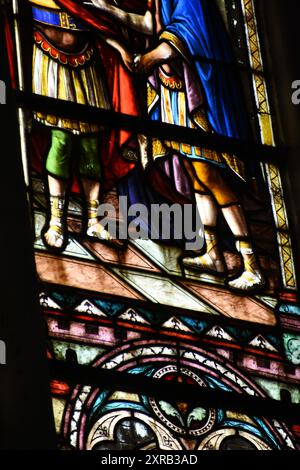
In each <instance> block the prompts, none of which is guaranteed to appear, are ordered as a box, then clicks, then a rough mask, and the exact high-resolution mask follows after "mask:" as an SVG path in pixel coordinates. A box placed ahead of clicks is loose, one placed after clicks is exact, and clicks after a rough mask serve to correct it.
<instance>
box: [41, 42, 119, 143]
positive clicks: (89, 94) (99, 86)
mask: <svg viewBox="0 0 300 470" xmlns="http://www.w3.org/2000/svg"><path fill="white" fill-rule="evenodd" d="M32 90H33V93H36V94H39V95H42V96H47V97H49V98H55V99H61V100H66V101H71V102H73V103H78V104H85V105H89V106H95V107H96V108H102V109H110V103H109V97H108V94H107V90H106V86H105V83H104V80H103V71H102V70H101V68H100V66H98V64H97V63H96V62H95V60H93V59H91V60H90V61H88V62H87V63H86V64H85V66H84V67H80V66H77V67H72V66H70V65H69V64H68V65H63V64H61V63H60V62H59V61H58V60H54V59H53V58H51V57H50V56H49V55H48V54H47V53H46V52H45V51H43V50H41V49H40V48H39V47H38V46H37V45H36V44H34V48H33V77H32ZM34 117H35V119H36V120H37V121H39V122H42V123H43V124H45V125H48V126H52V127H56V128H59V129H65V130H68V131H71V132H73V133H75V134H79V133H95V132H98V131H99V129H100V128H101V126H100V125H99V124H97V123H86V122H81V121H76V120H71V119H64V118H61V117H58V116H54V115H52V114H44V113H40V112H35V113H34Z"/></svg>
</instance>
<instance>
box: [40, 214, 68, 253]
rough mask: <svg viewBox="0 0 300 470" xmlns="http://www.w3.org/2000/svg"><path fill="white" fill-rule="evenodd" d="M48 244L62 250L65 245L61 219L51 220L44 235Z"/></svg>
mask: <svg viewBox="0 0 300 470" xmlns="http://www.w3.org/2000/svg"><path fill="white" fill-rule="evenodd" d="M44 238H45V240H46V242H47V244H48V245H49V246H51V247H53V248H61V247H62V246H63V244H64V234H63V229H62V225H61V222H60V221H59V219H51V220H50V224H49V228H48V230H47V231H46V232H45V234H44Z"/></svg>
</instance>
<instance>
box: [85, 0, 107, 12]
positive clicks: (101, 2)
mask: <svg viewBox="0 0 300 470" xmlns="http://www.w3.org/2000/svg"><path fill="white" fill-rule="evenodd" d="M85 3H88V4H92V5H94V6H95V7H96V8H100V10H106V9H107V6H108V5H109V2H108V1H107V0H90V1H89V2H85Z"/></svg>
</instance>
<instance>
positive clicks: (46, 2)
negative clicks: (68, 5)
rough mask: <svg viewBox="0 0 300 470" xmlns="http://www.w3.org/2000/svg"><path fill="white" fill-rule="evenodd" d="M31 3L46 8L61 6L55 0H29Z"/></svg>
mask: <svg viewBox="0 0 300 470" xmlns="http://www.w3.org/2000/svg"><path fill="white" fill-rule="evenodd" d="M29 2H30V3H33V4H34V5H38V6H40V7H44V8H52V9H53V10H60V7H59V6H58V5H57V3H55V2H54V1H53V0H29Z"/></svg>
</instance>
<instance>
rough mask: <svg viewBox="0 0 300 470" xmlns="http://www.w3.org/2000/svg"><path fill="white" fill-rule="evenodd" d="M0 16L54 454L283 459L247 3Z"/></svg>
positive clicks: (269, 246)
mask: <svg viewBox="0 0 300 470" xmlns="http://www.w3.org/2000/svg"><path fill="white" fill-rule="evenodd" d="M4 8H5V9H6V10H5V13H6V15H5V16H3V15H2V17H1V20H2V22H3V27H4V30H5V40H6V51H7V63H8V65H9V67H8V68H9V71H10V79H11V83H10V85H11V87H12V88H13V89H14V90H15V93H16V99H17V104H18V120H19V139H20V145H21V155H22V162H23V170H24V179H25V183H26V188H27V195H28V207H29V210H30V213H31V222H32V240H33V246H34V251H35V261H36V272H37V276H38V282H39V290H40V306H41V314H42V315H43V317H44V319H45V321H46V323H47V327H48V341H47V351H48V360H49V369H50V373H51V387H52V394H53V410H54V417H55V423H56V431H57V435H58V439H59V447H60V448H62V449H81V450H83V449H89V450H90V449H93V450H104V449H111V450H132V449H143V450H151V449H163V450H204V449H206V450H212V449H213V450H217V449H220V450H237V449H238V450H257V449H258V450H267V449H295V448H299V445H300V444H299V423H298V422H296V421H295V419H293V418H292V416H293V412H294V410H295V409H296V408H295V406H296V405H297V404H299V402H300V388H299V379H300V367H299V363H300V359H299V351H300V336H299V313H300V306H299V304H298V303H297V294H298V292H297V281H296V273H295V264H294V255H293V250H292V240H291V235H290V230H289V222H288V218H287V210H286V203H285V195H284V192H283V186H282V177H281V173H280V170H279V163H280V159H282V158H284V156H283V152H282V150H281V148H280V147H279V146H277V140H278V138H277V135H276V116H275V115H274V113H273V112H272V100H271V96H270V91H269V88H268V79H267V74H266V73H265V65H264V57H263V53H262V51H263V48H262V46H263V45H264V37H263V34H260V31H259V28H258V25H257V19H256V9H255V2H254V0H216V1H212V0H178V1H177V2H171V1H169V0H163V1H162V0H148V1H146V0H139V1H138V0H116V1H114V2H113V1H111V2H110V1H109V0H91V1H90V2H83V1H74V0H55V1H52V0H28V1H25V2H24V1H22V2H20V1H17V0H14V1H13V2H12V4H11V5H8V6H6V7H3V9H4ZM3 11H4V10H3ZM97 377H98V378H97ZM158 381H160V382H158ZM161 384H163V385H161ZM208 389H209V390H210V393H208V392H207V390H208ZM172 390H175V392H174V395H172V392H171V393H170V391H172ZM197 390H199V399H195V397H196V395H197ZM200 391H201V392H200ZM286 392H288V393H289V399H288V400H287V399H286V397H287V395H286ZM170 396H171V397H172V399H170ZM173 396H174V398H173ZM238 396H239V397H240V399H239V400H237V398H236V397H238ZM284 397H285V398H284ZM280 400H281V401H282V403H285V404H286V406H285V411H284V412H283V411H282V409H283V408H281V407H280Z"/></svg>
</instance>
